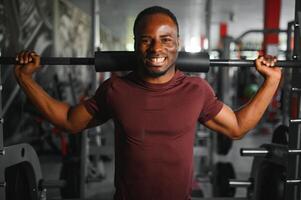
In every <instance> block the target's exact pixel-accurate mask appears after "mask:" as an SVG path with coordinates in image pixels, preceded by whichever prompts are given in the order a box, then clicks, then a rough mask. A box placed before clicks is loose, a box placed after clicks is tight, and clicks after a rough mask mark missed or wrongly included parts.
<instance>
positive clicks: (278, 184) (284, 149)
mask: <svg viewBox="0 0 301 200" xmlns="http://www.w3.org/2000/svg"><path fill="white" fill-rule="evenodd" d="M240 153H241V155H242V156H255V158H254V160H253V165H252V170H251V174H250V178H249V179H248V180H230V181H229V185H230V186H231V187H245V188H247V191H248V192H247V197H248V198H249V199H254V200H255V199H256V200H266V199H273V200H283V199H284V197H285V195H286V194H285V192H286V190H285V188H286V185H288V184H290V185H300V184H301V179H291V178H288V177H287V170H288V169H287V168H288V157H289V156H288V155H299V154H301V150H300V149H289V148H288V146H287V145H281V144H264V145H262V146H261V147H260V148H242V149H241V150H240Z"/></svg>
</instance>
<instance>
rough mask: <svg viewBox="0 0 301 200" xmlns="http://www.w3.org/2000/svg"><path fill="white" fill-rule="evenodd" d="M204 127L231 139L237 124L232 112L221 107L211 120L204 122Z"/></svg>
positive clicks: (227, 107) (224, 106) (227, 108)
mask: <svg viewBox="0 0 301 200" xmlns="http://www.w3.org/2000/svg"><path fill="white" fill-rule="evenodd" d="M204 125H205V126H206V127H207V128H209V129H211V130H214V131H216V132H219V133H223V134H225V135H227V136H229V137H231V138H232V137H233V135H235V132H236V130H237V128H238V122H237V118H236V115H235V113H234V111H233V110H232V109H231V108H230V107H229V106H227V105H225V104H224V105H223V107H222V109H221V110H220V112H219V113H218V114H217V115H216V116H214V117H213V118H212V119H210V120H208V121H206V122H205V123H204Z"/></svg>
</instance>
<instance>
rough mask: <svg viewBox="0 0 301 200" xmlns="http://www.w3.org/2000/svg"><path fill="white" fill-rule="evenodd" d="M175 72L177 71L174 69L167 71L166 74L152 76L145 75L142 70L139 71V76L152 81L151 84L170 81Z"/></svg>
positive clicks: (146, 80) (149, 81)
mask: <svg viewBox="0 0 301 200" xmlns="http://www.w3.org/2000/svg"><path fill="white" fill-rule="evenodd" d="M175 73H176V71H175V70H173V71H171V72H167V73H166V74H164V75H162V76H159V77H151V76H147V75H145V74H144V73H143V72H141V71H139V72H138V74H139V76H140V78H141V79H142V80H144V81H145V82H147V83H151V84H163V83H167V82H168V81H170V80H171V79H172V78H173V77H174V75H175Z"/></svg>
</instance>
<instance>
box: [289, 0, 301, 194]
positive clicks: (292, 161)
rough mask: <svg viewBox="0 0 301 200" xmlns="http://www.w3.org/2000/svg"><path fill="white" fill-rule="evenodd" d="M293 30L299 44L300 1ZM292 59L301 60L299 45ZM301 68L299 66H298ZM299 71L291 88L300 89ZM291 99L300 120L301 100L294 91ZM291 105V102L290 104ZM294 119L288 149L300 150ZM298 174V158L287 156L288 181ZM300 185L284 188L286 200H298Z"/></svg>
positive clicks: (299, 132)
mask: <svg viewBox="0 0 301 200" xmlns="http://www.w3.org/2000/svg"><path fill="white" fill-rule="evenodd" d="M295 6H296V7H295V24H294V25H295V30H294V44H300V42H301V35H300V25H299V24H300V22H301V19H300V18H301V1H300V0H296V1H295ZM293 59H294V60H300V59H301V47H300V45H294V51H293ZM300 67H301V66H300ZM300 76H301V70H300V69H297V68H295V69H293V71H292V81H291V87H292V88H301V81H300ZM292 97H297V98H298V100H297V101H298V102H299V103H298V108H291V109H298V115H297V119H300V118H301V110H300V105H301V98H300V94H298V92H296V91H295V90H291V98H290V99H291V100H292ZM290 105H292V102H291V103H290ZM294 120H295V119H291V120H290V125H289V149H300V148H301V129H300V124H299V123H293V122H294ZM300 172H301V165H300V156H298V155H292V156H289V160H288V174H287V178H288V179H300V177H301V176H300ZM300 193H301V185H290V184H287V186H286V200H299V199H300V196H301V194H300Z"/></svg>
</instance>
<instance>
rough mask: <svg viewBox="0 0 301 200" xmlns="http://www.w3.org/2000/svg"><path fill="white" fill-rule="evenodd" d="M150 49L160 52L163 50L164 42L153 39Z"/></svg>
mask: <svg viewBox="0 0 301 200" xmlns="http://www.w3.org/2000/svg"><path fill="white" fill-rule="evenodd" d="M150 50H151V51H153V52H158V51H161V50H162V43H161V42H160V41H158V40H153V41H152V43H151V46H150Z"/></svg>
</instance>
